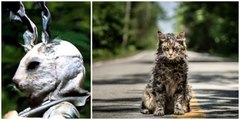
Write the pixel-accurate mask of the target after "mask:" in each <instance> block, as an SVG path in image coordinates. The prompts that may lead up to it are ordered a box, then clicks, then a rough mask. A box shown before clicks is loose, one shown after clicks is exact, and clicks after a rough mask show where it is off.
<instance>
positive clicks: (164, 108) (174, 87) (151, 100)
mask: <svg viewBox="0 0 240 120" xmlns="http://www.w3.org/2000/svg"><path fill="white" fill-rule="evenodd" d="M157 37H158V49H157V53H156V56H157V57H156V59H155V67H154V68H153V71H152V77H151V79H150V80H149V81H148V83H147V86H146V88H145V90H144V93H143V97H142V103H141V113H143V114H152V113H153V114H154V115H155V116H163V115H165V114H172V113H174V114H176V115H182V114H184V113H186V112H190V100H191V98H192V91H191V86H189V85H188V81H187V74H188V62H187V55H186V51H187V46H186V43H185V32H180V33H179V34H178V35H177V36H175V35H174V34H173V33H168V34H163V33H162V32H160V31H158V33H157Z"/></svg>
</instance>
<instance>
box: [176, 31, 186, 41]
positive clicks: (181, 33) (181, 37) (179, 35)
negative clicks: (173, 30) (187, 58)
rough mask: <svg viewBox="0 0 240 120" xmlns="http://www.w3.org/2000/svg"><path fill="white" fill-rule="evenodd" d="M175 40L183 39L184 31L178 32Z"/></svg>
mask: <svg viewBox="0 0 240 120" xmlns="http://www.w3.org/2000/svg"><path fill="white" fill-rule="evenodd" d="M177 41H185V32H180V33H179V34H178V36H177Z"/></svg>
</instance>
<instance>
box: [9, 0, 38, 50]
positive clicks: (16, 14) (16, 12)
mask: <svg viewBox="0 0 240 120" xmlns="http://www.w3.org/2000/svg"><path fill="white" fill-rule="evenodd" d="M9 9H10V20H14V21H20V22H23V23H24V24H25V25H26V26H27V28H28V30H26V31H25V32H24V34H23V39H24V45H23V47H24V49H25V51H29V50H30V49H31V48H32V47H33V46H34V42H35V41H37V38H38V34H37V27H36V25H35V24H34V23H33V22H32V21H31V19H29V17H28V16H27V14H26V12H25V8H24V5H23V3H22V2H12V7H10V8H9Z"/></svg>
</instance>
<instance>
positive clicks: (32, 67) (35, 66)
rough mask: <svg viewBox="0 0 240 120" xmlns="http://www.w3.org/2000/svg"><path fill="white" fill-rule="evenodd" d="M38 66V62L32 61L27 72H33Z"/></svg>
mask: <svg viewBox="0 0 240 120" xmlns="http://www.w3.org/2000/svg"><path fill="white" fill-rule="evenodd" d="M39 65H40V62H38V61H32V62H30V63H29V64H28V66H27V70H34V69H36V68H37V67H38V66H39Z"/></svg>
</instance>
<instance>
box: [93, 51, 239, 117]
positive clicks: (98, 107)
mask: <svg viewBox="0 0 240 120" xmlns="http://www.w3.org/2000/svg"><path fill="white" fill-rule="evenodd" d="M188 56H189V79H188V80H189V84H190V85H191V86H192V89H193V93H194V98H193V99H192V100H191V108H192V110H191V112H190V113H187V114H185V115H178V116H176V115H165V116H161V117H155V116H153V115H145V114H141V113H140V112H139V108H140V103H141V96H142V93H143V89H144V87H145V85H146V83H147V80H148V79H149V78H150V73H151V70H152V68H153V65H154V64H153V61H154V58H155V52H154V51H144V52H141V53H139V54H137V55H134V56H131V57H128V58H123V59H118V60H113V61H107V62H97V63H94V64H93V91H92V93H93V101H92V102H93V114H92V117H93V118H176V117H177V118H178V117H182V118H238V85H239V84H238V62H229V61H228V60H227V59H225V58H220V57H213V56H209V55H208V54H202V53H196V52H189V53H188Z"/></svg>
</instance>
